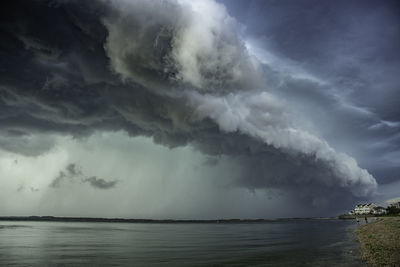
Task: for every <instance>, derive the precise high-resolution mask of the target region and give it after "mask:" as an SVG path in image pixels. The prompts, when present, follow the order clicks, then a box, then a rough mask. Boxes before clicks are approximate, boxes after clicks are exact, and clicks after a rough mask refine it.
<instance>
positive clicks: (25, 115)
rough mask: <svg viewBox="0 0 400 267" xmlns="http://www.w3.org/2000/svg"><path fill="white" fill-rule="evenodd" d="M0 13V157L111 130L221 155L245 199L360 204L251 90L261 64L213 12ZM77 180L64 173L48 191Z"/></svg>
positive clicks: (44, 9) (199, 6) (266, 97)
mask: <svg viewBox="0 0 400 267" xmlns="http://www.w3.org/2000/svg"><path fill="white" fill-rule="evenodd" d="M166 10H167V11H168V12H166ZM0 12H1V13H2V14H1V18H0V19H1V26H0V35H1V38H2V42H1V43H0V48H1V49H0V51H1V52H0V53H1V56H0V80H1V84H0V124H1V126H2V127H1V130H0V145H1V147H2V148H4V149H8V150H11V151H14V152H18V153H24V154H27V155H38V154H41V153H43V151H45V150H46V148H48V147H50V146H51V145H49V143H46V142H45V141H46V140H43V141H42V142H38V144H40V145H39V146H38V147H35V146H34V145H33V144H34V143H37V142H35V141H34V140H32V143H29V146H28V145H25V146H23V145H22V146H21V144H20V142H19V140H23V138H27V137H29V136H37V135H38V134H69V135H73V136H74V137H77V138H79V137H84V136H88V135H90V134H92V133H93V132H94V131H114V130H121V129H122V130H125V131H126V132H127V133H128V134H129V135H131V136H137V135H144V136H148V137H152V138H153V140H154V142H156V143H159V144H163V145H166V146H169V147H176V146H183V145H186V144H190V145H192V146H194V147H195V148H197V149H199V150H200V151H201V152H203V153H205V154H208V155H210V156H219V155H227V156H228V157H229V158H230V160H232V161H235V162H238V164H239V166H242V173H241V174H240V177H238V178H237V180H235V181H233V182H234V183H235V184H236V185H240V186H245V187H248V188H280V189H284V190H287V191H288V192H289V191H291V190H292V189H293V188H296V189H298V188H299V190H300V189H301V190H302V191H301V192H302V194H303V195H304V198H306V199H307V198H308V199H310V201H311V202H315V203H317V202H318V203H324V202H326V201H327V200H324V199H326V198H328V199H329V198H330V196H329V194H327V192H331V193H332V194H331V197H332V198H338V196H344V195H348V194H349V192H350V193H352V194H354V195H356V196H365V195H368V194H370V193H371V192H373V191H374V190H375V188H376V182H375V180H374V178H373V177H372V176H371V175H370V174H369V173H368V172H367V171H366V170H364V169H361V168H360V167H359V166H358V165H357V162H356V161H355V160H354V159H353V158H351V157H349V156H348V155H346V154H342V153H338V152H336V151H335V150H334V149H333V148H332V147H331V146H329V144H328V143H327V142H326V141H325V140H324V139H322V138H320V137H318V136H317V135H315V134H313V133H312V132H311V131H308V129H307V127H303V125H302V122H301V120H300V118H298V117H297V116H295V115H294V114H292V113H291V111H290V109H288V107H286V106H285V105H286V102H284V101H280V100H279V98H278V97H276V96H274V95H273V94H272V92H273V90H272V89H270V90H269V92H266V91H260V89H263V87H264V85H263V84H262V81H261V73H262V72H261V65H260V64H259V62H258V61H257V60H256V59H255V58H253V57H251V56H250V55H249V54H248V53H247V51H246V49H245V44H244V43H243V42H242V41H241V39H240V38H239V37H238V35H237V34H236V28H238V27H239V25H237V23H236V22H235V20H233V19H232V18H231V17H229V16H228V15H227V13H226V11H225V9H224V8H223V6H221V5H218V4H216V3H215V2H213V1H201V2H190V1H152V2H148V1H72V0H71V1H13V2H11V3H8V4H4V8H2V9H1V11H0ZM204 14H206V15H204ZM273 77H274V76H272V77H267V80H268V78H271V80H273V79H274V78H273ZM278 79H279V77H278ZM293 83H297V81H296V82H293ZM286 84H287V86H288V87H290V88H292V85H291V81H290V80H288V81H287V83H286ZM298 85H299V84H296V85H295V87H296V86H298ZM304 86H309V84H308V85H304ZM300 87H301V86H300ZM319 88H321V87H319ZM309 93H310V91H309ZM276 95H278V94H276ZM314 96H315V98H320V100H321V101H327V103H330V101H331V99H330V97H331V96H330V95H329V94H326V95H323V94H319V93H318V92H316V93H315V94H314ZM2 136H10V137H12V139H4V141H2V140H3V139H1V138H2ZM28 140H29V138H28ZM46 145H47V146H46ZM217 164H218V163H217ZM80 175H82V174H81V173H80V172H79V170H78V169H76V166H72V165H70V166H69V167H67V168H66V170H63V171H61V172H60V174H59V176H57V177H56V178H55V179H54V181H53V182H52V183H51V185H50V186H51V187H58V186H60V184H61V183H63V182H64V181H65V180H66V179H69V178H68V177H75V176H80ZM84 181H86V182H88V183H90V184H91V185H92V186H97V187H98V188H107V187H110V188H111V187H113V186H114V185H115V181H111V182H106V181H104V180H103V179H100V178H96V177H91V178H87V179H86V180H84ZM302 194H299V195H302ZM302 197H303V196H302Z"/></svg>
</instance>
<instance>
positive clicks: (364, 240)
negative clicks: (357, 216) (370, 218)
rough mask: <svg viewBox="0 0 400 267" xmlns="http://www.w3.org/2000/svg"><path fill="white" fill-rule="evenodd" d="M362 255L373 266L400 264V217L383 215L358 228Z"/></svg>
mask: <svg viewBox="0 0 400 267" xmlns="http://www.w3.org/2000/svg"><path fill="white" fill-rule="evenodd" d="M357 235H358V239H359V241H360V243H361V257H362V259H363V260H365V261H366V262H367V263H368V264H369V265H371V266H400V217H381V218H379V219H378V220H377V221H376V222H371V223H368V224H365V225H362V226H360V227H359V228H358V230H357Z"/></svg>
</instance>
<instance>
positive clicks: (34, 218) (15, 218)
mask: <svg viewBox="0 0 400 267" xmlns="http://www.w3.org/2000/svg"><path fill="white" fill-rule="evenodd" d="M337 219H338V217H306V218H278V219H212V220H190V219H188V220H174V219H159V220H158V219H123V218H93V217H56V216H2V217H0V221H31V222H106V223H267V222H282V221H296V220H337Z"/></svg>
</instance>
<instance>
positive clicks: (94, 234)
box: [0, 220, 365, 266]
mask: <svg viewBox="0 0 400 267" xmlns="http://www.w3.org/2000/svg"><path fill="white" fill-rule="evenodd" d="M356 229H357V223H356V222H355V221H354V220H288V221H276V222H261V223H254V222H252V223H110V222H102V223H99V222H90V223H89V222H29V221H21V222H16V221H0V266H365V265H364V264H363V262H361V261H360V254H359V253H360V252H359V243H358V242H357V239H356V233H355V230H356Z"/></svg>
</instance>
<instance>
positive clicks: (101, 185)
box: [18, 163, 118, 190]
mask: <svg viewBox="0 0 400 267" xmlns="http://www.w3.org/2000/svg"><path fill="white" fill-rule="evenodd" d="M85 176H86V175H85V174H84V173H83V172H82V170H81V167H80V166H78V165H76V164H75V163H70V164H68V165H67V166H66V167H65V169H64V170H62V171H60V172H59V174H58V175H57V177H55V178H54V179H53V181H52V182H51V183H50V185H49V187H50V188H59V187H61V186H63V185H65V184H66V183H75V182H79V181H80V183H88V184H89V185H91V186H92V187H94V188H97V189H110V188H113V187H114V186H115V185H116V184H117V182H118V180H112V181H106V180H104V179H102V178H97V177H96V176H91V177H87V178H85ZM18 190H19V189H18Z"/></svg>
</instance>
